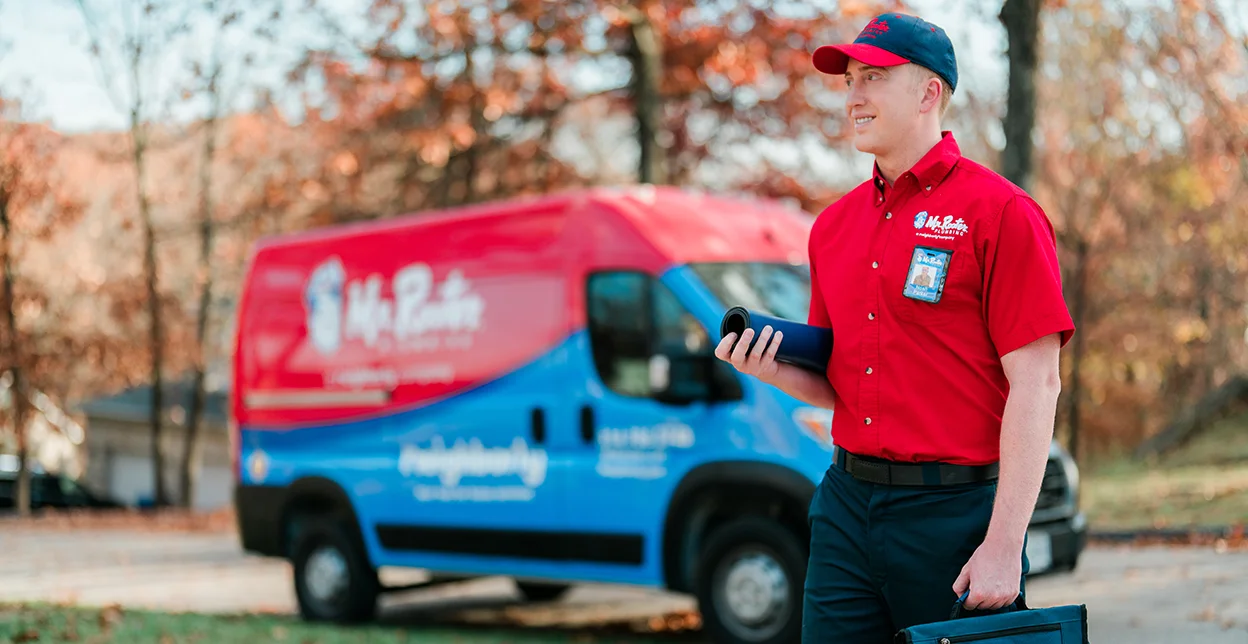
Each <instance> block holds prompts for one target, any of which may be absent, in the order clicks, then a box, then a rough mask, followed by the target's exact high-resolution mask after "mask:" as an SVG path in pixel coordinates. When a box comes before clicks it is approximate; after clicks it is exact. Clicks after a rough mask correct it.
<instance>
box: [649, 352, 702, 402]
mask: <svg viewBox="0 0 1248 644" xmlns="http://www.w3.org/2000/svg"><path fill="white" fill-rule="evenodd" d="M715 360H716V358H715V356H708V355H699V354H678V355H672V354H666V353H657V354H654V355H652V356H650V362H649V365H648V366H649V372H650V373H649V375H650V391H651V395H652V396H654V398H655V400H658V401H660V402H665V403H671V404H680V405H683V404H688V403H691V402H695V401H699V400H711V399H712V398H714V387H713V385H712V382H711V378H712V373H713V370H714V367H715V364H714V363H715Z"/></svg>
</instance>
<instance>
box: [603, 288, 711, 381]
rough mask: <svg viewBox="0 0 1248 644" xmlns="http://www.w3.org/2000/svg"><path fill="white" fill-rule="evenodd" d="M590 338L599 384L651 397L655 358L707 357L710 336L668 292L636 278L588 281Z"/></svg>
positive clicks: (709, 347) (668, 290) (671, 293)
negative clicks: (658, 355)
mask: <svg viewBox="0 0 1248 644" xmlns="http://www.w3.org/2000/svg"><path fill="white" fill-rule="evenodd" d="M588 295H589V299H588V309H589V311H588V316H589V338H590V343H591V344H592V345H593V355H594V364H595V366H596V367H597V368H598V375H599V377H600V378H602V381H603V383H605V384H606V385H607V386H608V387H610V388H611V389H612V390H613V391H615V392H616V393H619V394H621V395H625V396H634V397H639V398H648V397H650V396H651V395H652V393H653V392H652V391H651V385H650V372H649V369H650V365H649V360H650V357H651V356H652V355H654V354H655V353H666V354H668V355H682V354H683V355H697V354H702V355H709V354H710V353H711V352H712V351H714V347H713V346H711V340H710V336H709V335H708V334H707V332H706V329H704V328H703V327H702V325H701V324H700V323H699V322H698V320H697V318H695V317H694V316H693V315H692V314H690V313H689V311H688V310H686V309H685V307H684V305H682V304H681V303H680V300H679V299H678V298H677V297H676V294H675V293H673V292H672V291H671V290H670V289H669V288H668V287H667V286H665V285H664V284H663V283H662V282H659V281H658V280H657V279H655V278H653V277H651V276H649V275H646V274H644V273H638V272H604V273H597V274H594V275H591V276H590V278H589V292H588Z"/></svg>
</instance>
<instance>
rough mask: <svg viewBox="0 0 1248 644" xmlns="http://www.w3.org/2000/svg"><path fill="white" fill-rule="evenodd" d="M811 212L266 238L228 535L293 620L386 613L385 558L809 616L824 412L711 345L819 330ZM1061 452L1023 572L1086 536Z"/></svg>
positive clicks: (520, 217)
mask: <svg viewBox="0 0 1248 644" xmlns="http://www.w3.org/2000/svg"><path fill="white" fill-rule="evenodd" d="M811 221H812V220H811V218H810V217H809V216H808V215H805V214H803V213H801V212H799V211H796V210H793V209H790V208H787V207H785V206H783V205H780V204H778V203H774V202H769V201H761V200H749V199H734V198H728V197H723V196H713V195H707V194H701V193H695V192H687V191H682V190H678V189H674V188H657V187H650V186H641V187H635V188H621V189H608V188H598V189H585V190H578V191H569V192H565V193H559V194H554V195H546V196H542V197H533V198H523V199H512V200H507V201H500V202H495V203H488V204H481V205H474V206H469V207H462V208H457V209H451V210H446V211H437V212H427V213H415V214H411V215H406V216H401V217H396V218H392V219H386V220H382V221H372V222H367V223H356V224H350V225H341V226H334V227H327V228H323V229H318V230H313V231H308V232H302V233H298V234H292V235H285V236H279V237H274V238H269V239H265V240H262V241H261V242H260V243H258V244H257V246H256V248H255V249H254V251H253V253H252V256H251V258H250V260H249V265H248V268H247V274H246V279H245V283H244V286H243V289H242V293H241V300H240V304H239V313H238V316H239V317H238V323H237V331H236V333H237V339H236V347H235V356H234V387H233V390H232V428H231V434H232V441H233V447H234V464H235V473H236V476H237V486H236V491H235V501H236V508H237V512H238V527H239V530H240V533H241V539H242V544H243V547H244V548H245V549H246V550H247V551H250V552H254V553H258V554H262V555H267V556H273V557H282V558H287V559H289V560H290V561H291V562H292V564H293V571H294V585H295V589H296V594H297V597H298V603H299V608H300V611H301V613H302V614H303V615H304V616H305V617H306V618H308V619H312V620H331V621H344V622H345V621H358V620H362V619H368V618H370V617H371V616H373V615H374V613H375V610H376V606H377V598H378V594H379V593H381V592H384V591H385V590H387V589H386V588H385V587H383V585H382V583H381V582H380V581H379V577H378V574H377V570H378V568H380V567H383V566H386V567H410V568H419V569H424V570H426V571H429V573H430V574H431V575H432V579H433V580H435V581H436V580H447V579H464V578H470V577H477V576H494V575H506V576H509V577H512V578H514V579H515V580H516V582H517V585H518V588H519V590H520V592H522V593H523V594H524V595H526V596H527V597H529V598H531V599H534V600H553V599H555V598H557V597H558V596H559V594H560V593H561V592H563V591H564V589H566V588H567V587H568V586H570V585H572V584H576V583H578V582H609V583H619V584H635V585H644V586H652V587H657V588H663V589H667V590H672V591H676V592H682V593H689V594H692V595H694V596H696V598H697V599H698V602H699V607H700V610H701V612H702V615H703V622H704V624H705V628H706V629H707V630H708V632H709V633H710V634H711V635H712V636H713V637H714V638H715V640H716V641H727V642H752V643H758V642H789V641H796V639H797V636H798V634H799V632H800V624H801V622H800V616H801V598H802V584H803V581H804V575H805V567H806V553H807V541H808V535H809V532H808V526H807V520H806V516H807V508H808V506H809V502H810V498H811V495H812V494H813V491H814V489H815V485H816V484H817V483H818V481H819V480H820V479H821V477H822V476H823V473H824V472H825V471H826V469H827V467H828V465H829V456H830V453H831V437H830V427H831V418H832V413H833V412H832V411H831V410H824V409H816V408H812V407H809V406H806V405H805V404H803V403H801V402H799V401H797V400H795V399H793V398H791V397H789V396H787V395H785V394H784V393H783V392H781V391H779V390H777V389H775V388H773V387H769V386H766V385H763V384H761V383H759V382H758V381H757V380H755V379H752V378H746V377H742V376H741V375H740V374H737V373H736V372H735V371H734V370H733V369H732V367H731V366H730V365H727V364H725V363H722V362H720V361H718V360H716V359H715V358H714V356H713V351H714V347H715V344H716V343H717V342H718V340H719V334H718V329H719V322H720V320H721V318H722V316H723V314H724V312H725V311H726V310H727V309H728V308H729V307H731V306H736V305H740V306H745V307H747V308H749V309H752V310H756V311H759V312H762V313H765V314H768V315H774V316H777V317H782V318H787V319H794V320H799V321H805V319H806V311H807V307H808V306H809V295H810V292H809V289H810V285H809V273H808V268H807V265H806V261H807V256H806V239H807V236H808V234H809V230H810V223H811ZM1077 484H1078V479H1077V470H1075V468H1074V464H1073V462H1071V461H1070V459H1069V458H1068V457H1067V456H1066V455H1065V454H1064V453H1063V452H1061V450H1059V449H1058V448H1056V447H1054V451H1053V453H1052V458H1051V459H1050V463H1049V472H1048V473H1047V474H1046V476H1045V483H1044V490H1043V491H1042V493H1041V498H1040V503H1039V504H1038V505H1037V508H1036V512H1035V515H1034V521H1033V525H1034V530H1033V533H1032V534H1031V535H1030V536H1029V539H1028V544H1029V545H1028V547H1029V555H1030V561H1031V564H1032V568H1033V572H1038V571H1040V570H1044V569H1046V568H1049V567H1073V566H1074V564H1075V560H1076V559H1077V557H1078V555H1079V552H1080V550H1081V549H1082V546H1083V530H1084V521H1083V515H1082V514H1081V513H1080V512H1079V511H1078V507H1077V494H1076V486H1077Z"/></svg>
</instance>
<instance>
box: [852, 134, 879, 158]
mask: <svg viewBox="0 0 1248 644" xmlns="http://www.w3.org/2000/svg"><path fill="white" fill-rule="evenodd" d="M854 149H855V150H858V151H859V152H862V153H864V154H875V153H876V151H878V150H879V146H878V144H877V143H876V141H875V137H872V136H870V135H867V134H858V135H855V136H854Z"/></svg>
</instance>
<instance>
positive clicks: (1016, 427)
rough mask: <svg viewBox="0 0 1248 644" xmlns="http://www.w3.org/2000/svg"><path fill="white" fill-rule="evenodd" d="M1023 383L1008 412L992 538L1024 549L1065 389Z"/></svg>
mask: <svg viewBox="0 0 1248 644" xmlns="http://www.w3.org/2000/svg"><path fill="white" fill-rule="evenodd" d="M1019 385H1021V386H1014V387H1012V388H1011V389H1010V393H1009V396H1008V398H1007V399H1006V402H1005V411H1004V412H1003V413H1002V418H1001V466H1000V467H1001V473H1000V478H999V479H998V483H997V497H996V502H995V503H994V505H993V510H992V519H991V521H990V522H989V524H988V535H987V538H986V540H988V541H998V542H1003V543H1009V544H1012V545H1016V546H1018V547H1020V548H1021V547H1022V545H1023V539H1024V537H1025V535H1026V534H1027V526H1028V525H1029V524H1030V523H1031V515H1032V513H1033V512H1034V511H1035V507H1036V500H1037V497H1038V496H1039V494H1040V484H1041V482H1043V480H1044V468H1045V465H1046V464H1047V463H1048V458H1049V444H1050V442H1051V441H1052V440H1053V422H1054V418H1055V416H1056V413H1057V397H1058V393H1059V392H1060V390H1061V386H1060V384H1059V382H1058V381H1056V380H1054V379H1048V380H1038V381H1036V382H1029V383H1026V384H1023V383H1019Z"/></svg>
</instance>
